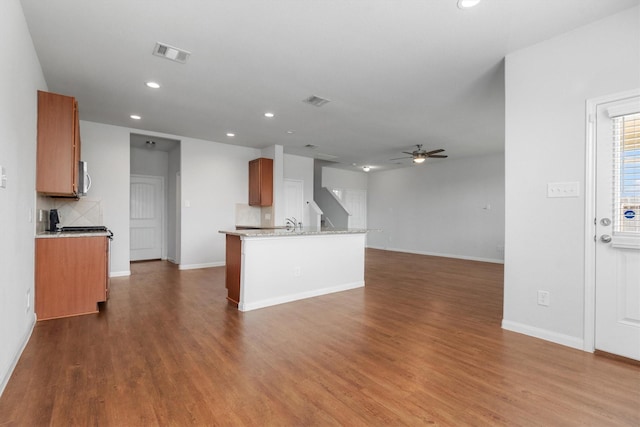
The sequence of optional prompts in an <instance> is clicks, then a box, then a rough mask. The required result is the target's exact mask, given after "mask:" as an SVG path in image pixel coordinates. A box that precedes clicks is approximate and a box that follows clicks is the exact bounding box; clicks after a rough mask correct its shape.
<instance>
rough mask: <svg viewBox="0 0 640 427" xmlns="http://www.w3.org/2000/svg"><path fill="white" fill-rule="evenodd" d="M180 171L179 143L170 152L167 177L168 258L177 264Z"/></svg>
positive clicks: (178, 261) (178, 260)
mask: <svg viewBox="0 0 640 427" xmlns="http://www.w3.org/2000/svg"><path fill="white" fill-rule="evenodd" d="M179 173H180V145H179V144H178V146H177V147H175V148H174V149H173V150H171V151H170V152H169V172H168V174H167V175H168V177H167V230H168V234H167V259H169V261H172V262H174V263H176V264H179V263H180V259H179V253H178V246H177V245H178V241H179V240H180V239H179V237H178V236H179V234H180V229H179V228H176V227H178V226H179V213H178V209H180V202H179V200H178V197H179V191H178V188H177V175H178V174H179Z"/></svg>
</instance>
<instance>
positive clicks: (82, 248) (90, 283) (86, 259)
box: [35, 236, 109, 320]
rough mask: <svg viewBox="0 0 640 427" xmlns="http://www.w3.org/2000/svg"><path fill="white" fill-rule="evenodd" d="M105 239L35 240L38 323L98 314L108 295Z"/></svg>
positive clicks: (107, 242)
mask: <svg viewBox="0 0 640 427" xmlns="http://www.w3.org/2000/svg"><path fill="white" fill-rule="evenodd" d="M108 264H109V238H108V237H105V236H95V237H55V238H40V239H36V271H35V279H36V287H35V309H36V315H37V316H38V320H46V319H55V318H59V317H68V316H76V315H80V314H89V313H97V312H98V302H101V301H106V300H107V298H108V296H109V276H108V274H109V268H108Z"/></svg>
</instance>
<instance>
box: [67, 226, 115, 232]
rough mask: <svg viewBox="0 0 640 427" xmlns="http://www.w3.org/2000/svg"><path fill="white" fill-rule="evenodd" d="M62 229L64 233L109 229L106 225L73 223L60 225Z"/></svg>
mask: <svg viewBox="0 0 640 427" xmlns="http://www.w3.org/2000/svg"><path fill="white" fill-rule="evenodd" d="M60 231H61V232H63V233H100V232H102V233H104V232H105V231H109V229H108V228H107V227H105V226H104V225H73V226H65V227H60Z"/></svg>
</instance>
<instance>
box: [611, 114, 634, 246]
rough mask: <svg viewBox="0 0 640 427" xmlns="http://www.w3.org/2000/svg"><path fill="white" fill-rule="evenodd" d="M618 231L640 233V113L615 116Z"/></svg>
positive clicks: (616, 217) (615, 190)
mask: <svg viewBox="0 0 640 427" xmlns="http://www.w3.org/2000/svg"><path fill="white" fill-rule="evenodd" d="M613 133H614V135H613V136H614V160H615V166H614V177H613V178H614V179H613V182H614V192H613V194H614V207H613V209H614V216H613V218H614V221H613V222H614V224H613V226H614V229H613V230H614V233H619V234H632V235H640V113H635V114H628V115H624V116H619V117H615V118H614V119H613Z"/></svg>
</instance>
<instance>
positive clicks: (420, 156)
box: [391, 144, 449, 164]
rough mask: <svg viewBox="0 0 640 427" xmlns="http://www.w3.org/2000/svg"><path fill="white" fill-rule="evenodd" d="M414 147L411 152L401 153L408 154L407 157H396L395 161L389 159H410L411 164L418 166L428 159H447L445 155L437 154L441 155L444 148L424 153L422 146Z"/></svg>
mask: <svg viewBox="0 0 640 427" xmlns="http://www.w3.org/2000/svg"><path fill="white" fill-rule="evenodd" d="M416 147H417V149H416V150H414V151H411V152H409V151H403V153H404V154H408V155H409V157H398V158H396V159H391V160H402V159H411V160H413V163H416V164H420V163H424V161H425V160H427V159H428V158H430V157H433V158H437V159H445V158H447V157H449V156H447V155H446V154H438V153H442V152H443V151H444V148H438V149H437V150H431V151H426V150H423V149H422V144H416Z"/></svg>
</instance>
